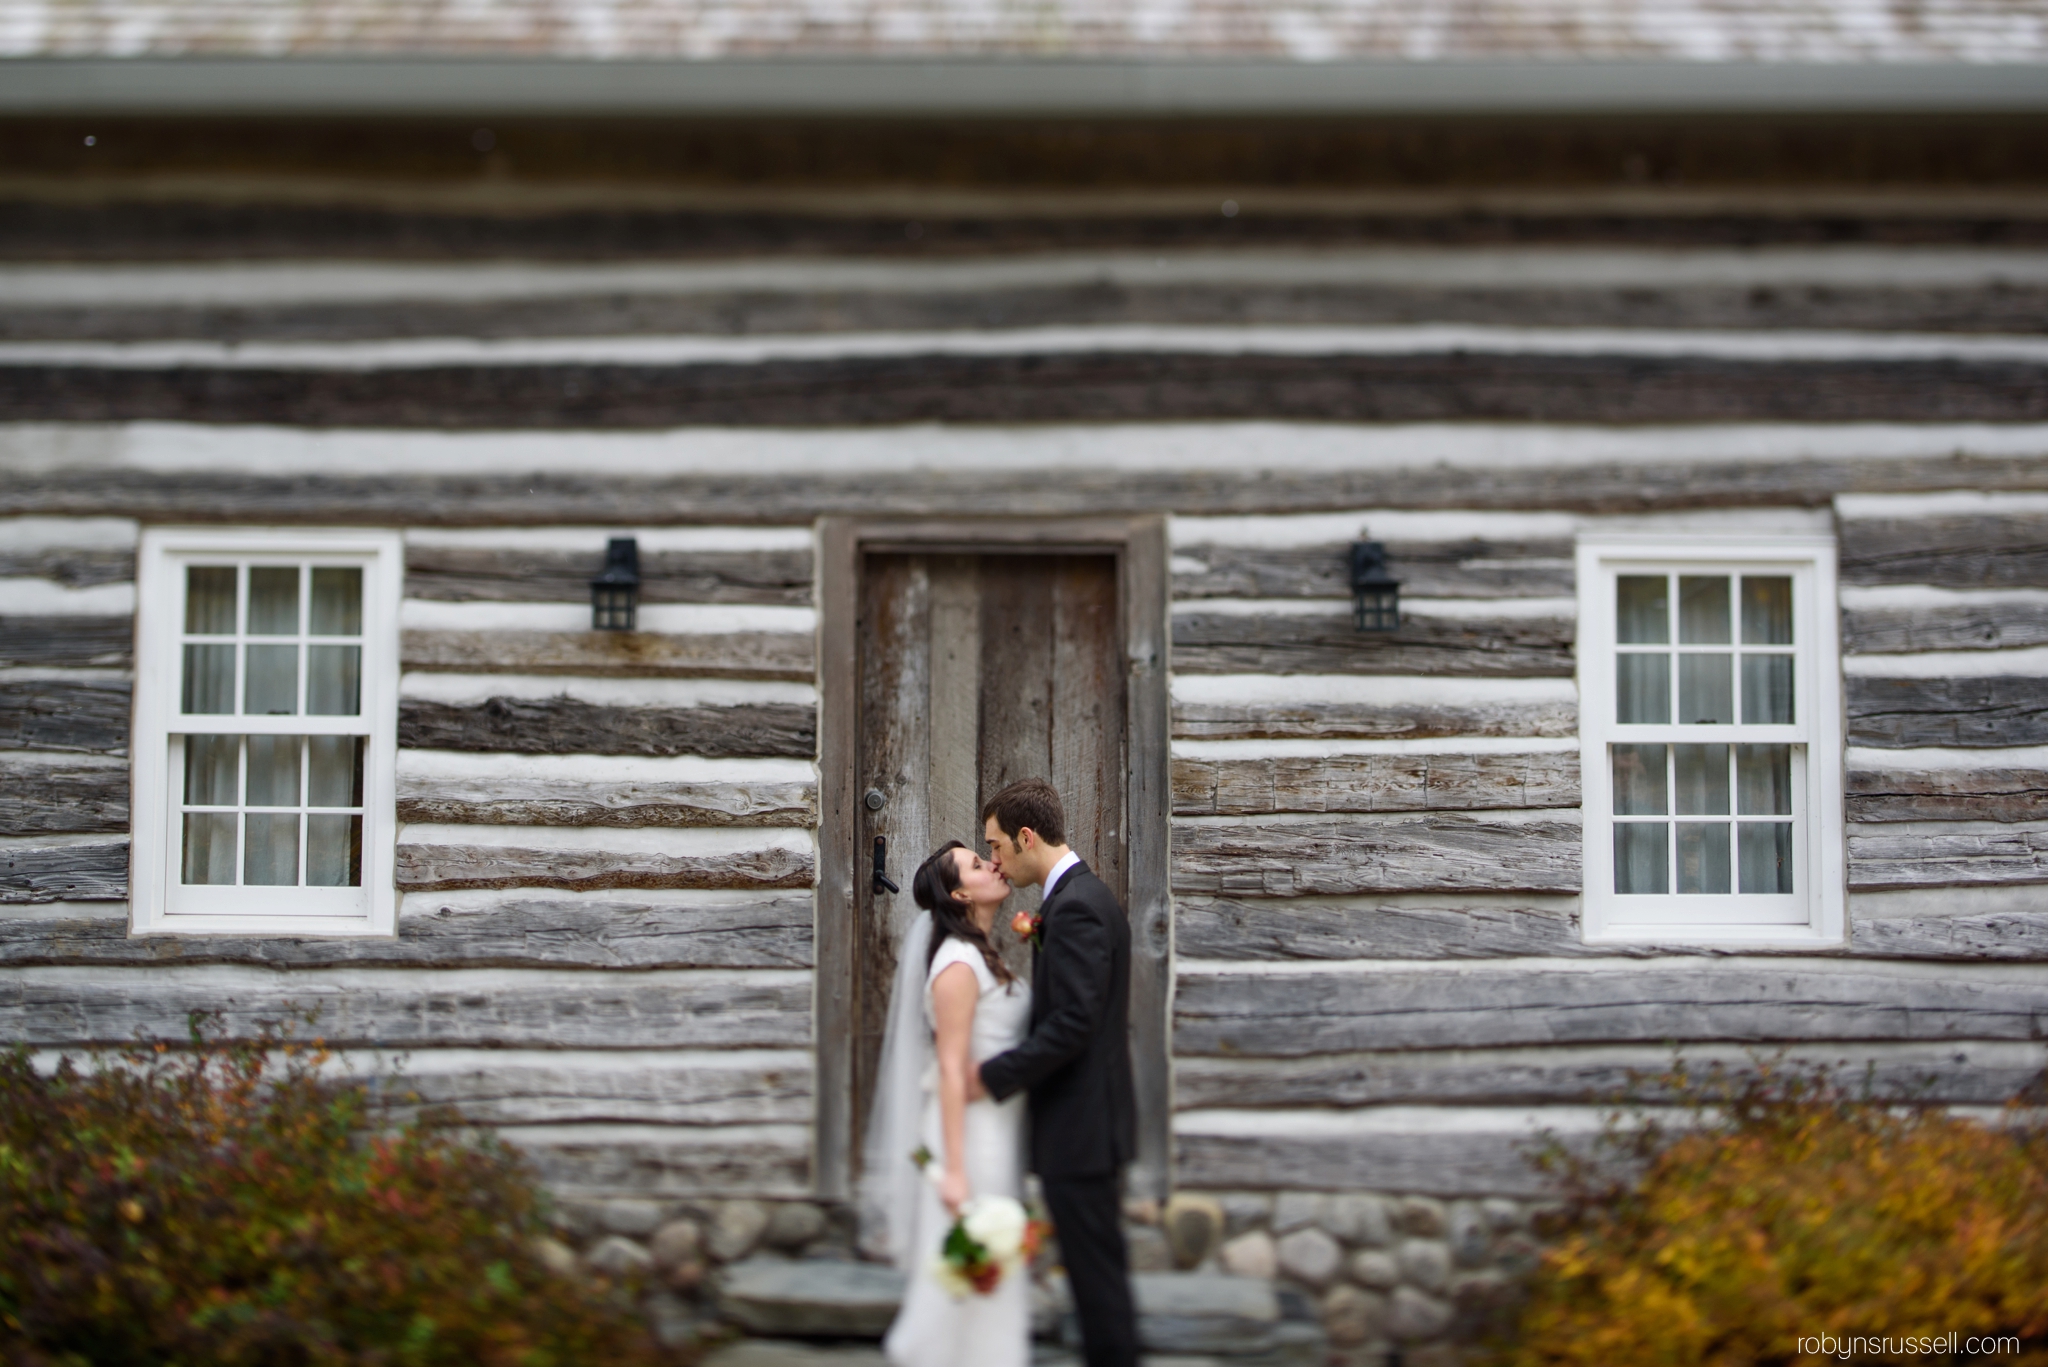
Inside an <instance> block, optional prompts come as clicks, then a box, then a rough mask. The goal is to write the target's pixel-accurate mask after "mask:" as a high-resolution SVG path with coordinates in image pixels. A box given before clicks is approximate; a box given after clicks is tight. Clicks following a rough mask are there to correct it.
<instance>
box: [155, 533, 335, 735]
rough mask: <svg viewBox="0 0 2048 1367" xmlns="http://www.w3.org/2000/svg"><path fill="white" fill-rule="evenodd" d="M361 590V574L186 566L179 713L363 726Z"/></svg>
mask: <svg viewBox="0 0 2048 1367" xmlns="http://www.w3.org/2000/svg"><path fill="white" fill-rule="evenodd" d="M362 588H363V569H362V566H361V565H337V564H321V563H319V562H317V561H310V560H295V561H292V562H289V563H280V562H276V561H269V560H258V559H248V560H241V561H237V562H235V563H232V564H223V563H208V564H199V563H194V564H190V565H187V566H186V567H185V574H184V589H185V610H184V612H183V614H182V617H183V628H184V630H183V633H182V640H181V643H180V644H181V652H180V653H181V657H182V666H183V677H182V679H181V681H180V701H179V709H178V710H179V712H180V713H181V714H183V715H185V716H222V715H229V714H235V713H239V714H240V715H243V716H251V717H278V718H283V717H356V716H360V715H361V712H362V657H363V637H362V631H363V611H362Z"/></svg>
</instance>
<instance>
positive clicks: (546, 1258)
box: [527, 1234, 582, 1277]
mask: <svg viewBox="0 0 2048 1367" xmlns="http://www.w3.org/2000/svg"><path fill="white" fill-rule="evenodd" d="M527 1247H528V1248H530V1249H532V1250H533V1256H534V1257H535V1258H536V1259H538V1260H539V1262H540V1265H541V1266H542V1267H544V1268H546V1269H547V1270H548V1271H550V1272H552V1273H554V1274H555V1275H556V1276H557V1277H573V1276H575V1275H576V1274H577V1273H578V1272H579V1271H581V1270H582V1268H581V1266H580V1265H579V1264H578V1263H577V1261H576V1250H575V1249H573V1248H571V1247H569V1245H567V1244H565V1243H563V1242H562V1241H561V1240H560V1239H550V1238H549V1237H548V1236H547V1235H545V1234H543V1235H540V1236H539V1237H537V1238H536V1239H534V1240H533V1242H532V1243H530V1244H528V1245H527Z"/></svg>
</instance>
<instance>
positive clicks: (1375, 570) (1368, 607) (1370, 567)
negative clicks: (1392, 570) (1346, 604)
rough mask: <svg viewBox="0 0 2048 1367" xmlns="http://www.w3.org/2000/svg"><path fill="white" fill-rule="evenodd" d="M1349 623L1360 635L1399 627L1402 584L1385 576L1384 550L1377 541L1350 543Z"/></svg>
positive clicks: (1386, 574)
mask: <svg viewBox="0 0 2048 1367" xmlns="http://www.w3.org/2000/svg"><path fill="white" fill-rule="evenodd" d="M1351 620H1352V624H1353V626H1355V627H1356V628H1357V629H1358V630H1360V631H1398V630H1400V627H1401V581H1400V580H1398V579H1396V578H1394V577H1393V576H1392V575H1390V574H1388V573H1387V548H1386V547H1385V546H1383V545H1381V544H1380V543H1379V542H1377V541H1354V542H1352V543H1351Z"/></svg>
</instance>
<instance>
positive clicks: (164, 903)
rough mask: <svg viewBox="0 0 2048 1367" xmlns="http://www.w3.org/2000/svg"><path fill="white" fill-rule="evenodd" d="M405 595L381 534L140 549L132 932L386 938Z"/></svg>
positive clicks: (399, 560) (161, 536) (206, 536)
mask: <svg viewBox="0 0 2048 1367" xmlns="http://www.w3.org/2000/svg"><path fill="white" fill-rule="evenodd" d="M402 577H403V550H402V548H401V543H400V539H399V536H398V534H397V533H396V532H374V531H300V530H260V531H259V530H224V529H213V528H193V529H183V530H178V529H162V528H152V529H149V530H146V531H144V532H143V534H142V545H141V553H140V556H139V559H138V561H137V564H136V656H135V666H136V668H135V729H134V735H133V737H132V740H131V745H132V753H133V756H134V761H133V762H134V787H133V792H134V845H133V855H132V876H131V887H132V896H133V907H134V910H133V928H134V929H135V930H136V931H137V932H144V933H148V932H166V931H168V932H187V933H206V934H222V933H230V934H232V933H237V932H240V933H247V934H291V935H308V934H311V935H389V934H391V933H393V930H394V928H395V924H396V897H395V895H394V893H393V888H392V860H393V855H394V836H395V830H394V815H395V801H394V771H395V768H396V763H397V751H398V603H399V596H400V592H401V581H402Z"/></svg>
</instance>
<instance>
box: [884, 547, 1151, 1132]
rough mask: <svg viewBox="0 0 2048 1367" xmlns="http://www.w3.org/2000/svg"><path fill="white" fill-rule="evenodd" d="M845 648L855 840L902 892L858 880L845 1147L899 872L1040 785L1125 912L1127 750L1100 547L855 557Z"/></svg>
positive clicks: (890, 935)
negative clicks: (853, 673)
mask: <svg viewBox="0 0 2048 1367" xmlns="http://www.w3.org/2000/svg"><path fill="white" fill-rule="evenodd" d="M861 561H862V563H861V575H860V596H859V609H858V617H857V646H856V655H857V659H858V670H859V702H858V735H857V738H856V741H855V755H856V760H855V767H856V774H857V783H856V793H857V802H858V805H857V809H856V813H855V820H856V830H857V840H856V847H857V848H858V849H859V850H860V851H861V852H862V853H863V855H868V854H869V852H871V851H872V850H873V848H874V842H875V840H876V838H877V837H880V838H882V839H883V840H885V841H887V849H888V872H889V876H890V877H891V878H892V879H894V880H895V882H896V883H897V885H898V886H900V887H901V888H902V889H903V890H902V892H900V893H897V894H890V893H888V892H886V891H884V892H881V893H879V894H878V893H877V892H876V891H875V889H874V887H873V885H872V882H871V880H870V879H868V878H865V877H862V878H857V879H856V882H855V890H854V912H855V915H854V923H855V924H854V935H853V937H852V938H853V942H852V945H851V946H850V948H851V949H852V954H851V956H850V958H851V964H850V967H851V969H852V978H853V981H852V982H851V984H850V985H849V988H850V998H851V1001H850V1005H851V1007H852V1011H851V1018H852V1025H853V1032H854V1049H853V1060H852V1063H853V1084H854V1085H853V1115H852V1117H851V1118H852V1120H853V1123H854V1135H853V1146H852V1154H853V1156H854V1161H855V1162H856V1163H857V1162H858V1155H859V1153H860V1142H859V1136H860V1133H861V1128H862V1127H863V1126H864V1125H865V1122H866V1117H867V1109H868V1102H869V1098H870V1097H871V1096H872V1095H873V1086H874V1076H875V1067H876V1061H877V1059H878V1058H879V1056H880V1053H881V1047H882V1030H883V1026H884V1024H885V1022H886V1021H887V1019H888V1011H889V987H890V983H891V981H892V980H893V977H894V974H895V965H896V943H897V941H898V939H899V938H900V937H901V935H902V933H903V927H904V926H905V925H906V924H907V923H908V922H909V921H910V919H911V918H912V917H914V916H915V915H916V914H917V906H916V904H915V903H914V902H913V901H912V900H911V895H910V875H911V874H912V872H913V871H915V869H916V868H917V866H918V865H919V864H920V863H922V862H923V860H924V858H925V856H926V855H928V854H929V853H931V851H932V850H934V849H936V848H937V847H938V846H939V845H941V844H943V843H944V842H945V841H947V840H962V841H965V842H967V843H968V844H969V845H970V846H972V847H973V848H975V849H976V850H979V851H981V852H983V853H986V852H987V847H986V845H985V844H984V843H983V841H982V839H981V820H980V812H981V804H982V802H983V800H984V799H986V798H987V797H988V796H989V795H990V794H992V793H994V792H996V791H997V790H998V789H1000V788H1001V787H1003V786H1004V785H1005V784H1007V783H1010V782H1013V781H1014V780H1016V779H1020V778H1029V777H1033V776H1039V777H1045V778H1049V779H1051V780H1052V783H1053V786H1054V787H1056V788H1057V789H1059V792H1060V797H1061V800H1062V802H1063V803H1064V805H1065V807H1066V812H1067V840H1068V843H1069V844H1070V845H1071V846H1072V847H1073V848H1074V850H1075V852H1076V853H1078V854H1079V855H1080V856H1081V857H1082V858H1083V859H1085V860H1087V861H1088V864H1089V866H1090V867H1091V868H1093V869H1094V870H1095V871H1096V872H1097V873H1098V874H1100V875H1101V877H1102V878H1103V880H1104V881H1105V882H1107V883H1108V884H1109V885H1110V887H1112V888H1114V889H1115V890H1116V893H1117V896H1118V897H1119V898H1123V899H1124V900H1125V901H1126V903H1127V904H1128V897H1127V896H1126V888H1125V870H1126V868H1127V867H1128V856H1127V851H1128V847H1129V834H1128V831H1129V823H1128V822H1127V821H1126V820H1125V794H1124V778H1125V774H1126V772H1127V754H1126V747H1127V745H1128V739H1127V734H1126V733H1127V727H1126V718H1125V706H1126V704H1125V700H1126V689H1125V679H1124V669H1123V658H1124V656H1123V649H1122V636H1123V625H1122V624H1123V616H1122V612H1121V610H1120V604H1119V603H1118V572H1117V559H1116V557H1115V556H1114V555H1111V554H1095V555H1085V554H1031V553H1021V552H1020V553H1001V554H983V555H960V554H929V555H926V554H901V553H889V554H867V555H864V556H862V558H861ZM1037 902H1038V890H1037V889H1036V888H1030V889H1024V890H1021V891H1019V892H1018V893H1016V894H1014V895H1013V896H1012V897H1011V899H1010V902H1009V903H1008V904H1007V905H1006V906H1005V908H1004V914H1003V918H1002V921H1003V924H999V925H998V927H997V932H996V936H995V939H996V942H997V944H998V945H999V946H1001V947H1002V948H1003V952H1004V954H1005V956H1006V957H1007V958H1008V959H1009V960H1010V961H1011V963H1012V964H1013V966H1015V967H1017V968H1018V969H1019V970H1025V971H1028V967H1027V966H1028V964H1029V960H1030V955H1029V951H1028V949H1027V948H1026V947H1025V946H1024V945H1022V944H1020V943H1018V942H1017V941H1016V940H1014V938H1012V937H1011V936H1010V934H1009V931H1008V928H1007V924H1006V923H1007V921H1008V918H1009V916H1010V915H1011V914H1013V913H1014V912H1015V911H1016V910H1018V909H1020V908H1023V907H1029V906H1036V905H1037Z"/></svg>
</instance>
